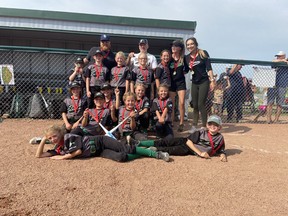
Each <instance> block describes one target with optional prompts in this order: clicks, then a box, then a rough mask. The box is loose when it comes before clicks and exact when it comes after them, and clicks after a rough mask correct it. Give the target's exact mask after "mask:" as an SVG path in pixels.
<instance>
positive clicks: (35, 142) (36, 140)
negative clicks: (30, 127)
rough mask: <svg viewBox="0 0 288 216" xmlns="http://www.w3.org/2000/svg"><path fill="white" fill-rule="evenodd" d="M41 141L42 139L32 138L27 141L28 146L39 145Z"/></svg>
mask: <svg viewBox="0 0 288 216" xmlns="http://www.w3.org/2000/svg"><path fill="white" fill-rule="evenodd" d="M41 140H42V137H33V138H32V139H31V140H30V141H29V143H30V144H40V142H41Z"/></svg>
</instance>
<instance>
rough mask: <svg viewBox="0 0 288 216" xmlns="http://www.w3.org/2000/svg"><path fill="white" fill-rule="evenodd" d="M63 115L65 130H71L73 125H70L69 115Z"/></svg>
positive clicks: (63, 113)
mask: <svg viewBox="0 0 288 216" xmlns="http://www.w3.org/2000/svg"><path fill="white" fill-rule="evenodd" d="M61 115H62V119H63V121H64V124H65V128H66V129H67V130H71V128H72V125H71V124H70V123H69V121H68V118H67V113H65V112H62V114H61Z"/></svg>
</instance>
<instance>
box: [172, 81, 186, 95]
mask: <svg viewBox="0 0 288 216" xmlns="http://www.w3.org/2000/svg"><path fill="white" fill-rule="evenodd" d="M180 90H186V81H185V79H184V80H176V81H172V83H171V87H170V89H169V91H172V92H176V91H180Z"/></svg>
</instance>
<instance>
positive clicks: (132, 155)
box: [127, 154, 141, 161]
mask: <svg viewBox="0 0 288 216" xmlns="http://www.w3.org/2000/svg"><path fill="white" fill-rule="evenodd" d="M140 157H141V155H138V154H127V161H131V160H135V159H137V158H140Z"/></svg>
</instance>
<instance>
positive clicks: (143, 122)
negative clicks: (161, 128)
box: [136, 112, 150, 130]
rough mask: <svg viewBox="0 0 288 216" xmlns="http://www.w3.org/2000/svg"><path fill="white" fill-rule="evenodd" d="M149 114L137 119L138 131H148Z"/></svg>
mask: <svg viewBox="0 0 288 216" xmlns="http://www.w3.org/2000/svg"><path fill="white" fill-rule="evenodd" d="M149 120H150V118H149V113H148V112H146V113H144V114H143V115H140V116H138V117H137V118H136V122H137V124H138V125H137V126H138V129H139V130H141V129H147V128H148V127H149Z"/></svg>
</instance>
